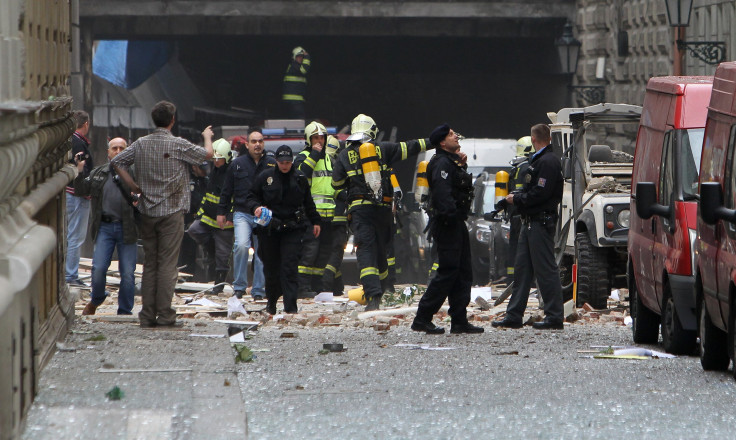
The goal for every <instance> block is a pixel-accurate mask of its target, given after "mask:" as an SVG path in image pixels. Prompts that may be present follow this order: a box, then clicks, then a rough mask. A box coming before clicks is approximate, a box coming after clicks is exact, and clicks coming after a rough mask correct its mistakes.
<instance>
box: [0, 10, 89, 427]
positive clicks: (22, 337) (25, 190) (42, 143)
mask: <svg viewBox="0 0 736 440" xmlns="http://www.w3.org/2000/svg"><path fill="white" fill-rule="evenodd" d="M70 6H71V5H70V2H69V1H57V2H48V1H45V0H8V1H6V2H4V3H3V13H2V16H0V40H1V41H2V42H3V44H0V60H3V62H2V64H0V366H1V367H0V370H1V371H2V372H3V374H2V375H0V401H1V402H3V404H2V405H0V438H2V439H6V438H17V437H19V436H20V433H21V432H22V429H23V423H24V420H25V417H26V413H27V411H28V410H29V409H30V407H31V403H32V402H33V398H34V396H35V394H36V390H37V385H38V379H39V377H40V370H41V368H43V366H44V365H45V364H46V363H47V362H48V360H49V358H50V357H51V355H52V354H53V352H54V350H55V347H56V345H55V343H56V340H57V339H58V338H59V337H60V336H63V335H65V334H66V331H67V329H68V326H69V324H70V322H71V321H70V320H71V319H72V318H73V313H74V309H73V307H74V301H73V300H72V298H70V293H69V290H68V289H67V287H66V284H65V283H64V255H65V240H64V237H65V229H66V228H65V225H64V221H65V215H64V213H65V198H64V187H65V186H66V184H67V183H68V182H69V181H71V179H73V178H74V176H75V175H76V169H75V168H74V167H72V166H71V165H67V160H68V158H69V149H70V146H71V144H70V142H69V137H70V135H71V133H72V132H73V129H74V123H73V121H72V119H71V116H70V111H71V103H72V99H71V97H70V93H69V85H68V84H69V71H70V67H69V62H70V56H69V54H70V50H69V44H70V43H69V40H70V37H69V36H70V12H71V11H70Z"/></svg>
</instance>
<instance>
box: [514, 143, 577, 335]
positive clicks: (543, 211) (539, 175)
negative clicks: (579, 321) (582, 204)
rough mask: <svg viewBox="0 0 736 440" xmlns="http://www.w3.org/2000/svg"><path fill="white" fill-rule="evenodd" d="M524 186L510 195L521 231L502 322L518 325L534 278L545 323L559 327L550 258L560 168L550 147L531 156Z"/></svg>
mask: <svg viewBox="0 0 736 440" xmlns="http://www.w3.org/2000/svg"><path fill="white" fill-rule="evenodd" d="M525 180H526V185H525V187H524V190H523V191H522V192H521V193H518V194H515V195H514V206H515V207H516V208H517V209H518V212H519V214H520V215H521V221H522V228H521V234H520V236H519V245H518V248H517V250H516V261H515V263H514V272H515V273H514V290H513V293H512V295H511V299H510V300H509V305H508V308H507V309H506V320H508V322H511V323H515V324H521V323H522V318H523V317H524V310H525V309H526V304H527V300H528V298H529V288H530V287H531V283H532V280H533V279H534V278H535V277H536V279H537V286H538V288H539V292H540V293H541V295H542V300H544V314H545V321H546V322H549V323H554V324H560V325H561V324H562V321H563V319H564V317H563V312H562V286H561V284H560V274H559V268H558V267H557V263H556V262H555V254H554V247H555V246H554V238H555V228H556V225H557V207H558V205H559V203H560V202H561V201H562V185H563V179H562V165H561V163H560V159H559V158H558V157H557V156H556V155H555V154H554V152H553V150H552V146H551V145H547V146H546V147H544V148H543V149H542V150H541V151H539V152H537V153H536V154H535V155H534V156H532V158H531V160H530V162H529V168H528V169H527V172H526V177H525Z"/></svg>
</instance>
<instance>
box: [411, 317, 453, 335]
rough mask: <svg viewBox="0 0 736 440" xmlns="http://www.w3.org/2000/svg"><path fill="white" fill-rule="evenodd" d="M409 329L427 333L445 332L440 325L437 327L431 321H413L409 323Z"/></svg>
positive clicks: (438, 333)
mask: <svg viewBox="0 0 736 440" xmlns="http://www.w3.org/2000/svg"><path fill="white" fill-rule="evenodd" d="M411 329H412V330H414V331H415V332H425V333H427V334H428V335H441V334H443V333H444V332H445V329H443V328H442V327H437V326H436V325H434V323H432V322H422V321H416V320H415V321H414V322H412V323H411Z"/></svg>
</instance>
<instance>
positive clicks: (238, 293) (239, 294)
mask: <svg viewBox="0 0 736 440" xmlns="http://www.w3.org/2000/svg"><path fill="white" fill-rule="evenodd" d="M233 295H235V297H236V298H238V299H242V298H243V295H245V290H236V291H234V292H233Z"/></svg>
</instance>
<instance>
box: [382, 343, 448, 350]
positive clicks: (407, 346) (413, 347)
mask: <svg viewBox="0 0 736 440" xmlns="http://www.w3.org/2000/svg"><path fill="white" fill-rule="evenodd" d="M394 347H399V348H404V349H408V350H454V349H455V347H432V346H431V345H429V344H421V345H420V344H395V345H394Z"/></svg>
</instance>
